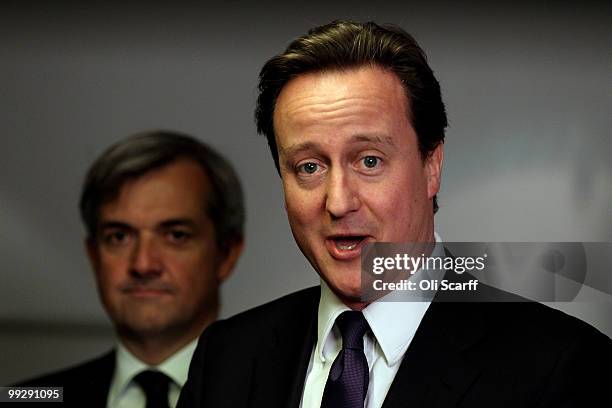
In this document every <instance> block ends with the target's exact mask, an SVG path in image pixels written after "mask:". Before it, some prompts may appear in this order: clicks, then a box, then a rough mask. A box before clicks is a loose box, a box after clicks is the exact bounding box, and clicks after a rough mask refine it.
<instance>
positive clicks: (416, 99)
mask: <svg viewBox="0 0 612 408" xmlns="http://www.w3.org/2000/svg"><path fill="white" fill-rule="evenodd" d="M370 64H375V65H378V66H380V67H382V68H385V69H388V70H390V71H392V72H393V73H395V75H397V77H398V78H399V79H400V81H401V83H402V85H403V86H404V90H405V92H406V98H407V100H408V104H407V106H408V108H409V111H408V112H407V115H408V118H409V119H410V123H411V124H412V126H413V128H414V130H415V132H416V134H417V137H418V144H419V151H420V152H421V157H422V158H423V159H425V158H426V157H428V156H429V155H430V154H431V152H432V151H433V150H434V149H435V148H436V147H437V146H438V145H439V144H440V143H444V131H445V129H446V127H447V126H448V120H447V118H446V110H445V108H444V103H443V102H442V95H441V93H440V84H439V83H438V81H437V79H436V78H435V77H434V74H433V71H432V70H431V68H430V67H429V65H428V64H427V57H426V55H425V52H423V50H422V49H421V47H420V46H419V45H418V43H417V42H416V41H415V40H414V38H412V36H411V35H410V34H408V33H407V32H405V31H404V30H402V29H401V28H399V27H396V26H393V25H384V26H380V25H378V24H376V23H373V22H367V23H357V22H353V21H344V20H337V21H333V22H331V23H329V24H326V25H323V26H320V27H315V28H313V29H311V30H310V31H308V33H307V34H306V35H305V36H302V37H300V38H298V39H296V40H294V41H293V42H292V43H291V44H289V46H288V47H287V49H286V50H285V51H284V52H282V53H281V54H278V55H276V56H274V57H272V58H271V59H269V60H268V61H267V62H266V63H265V65H264V66H263V68H262V69H261V72H260V74H259V88H258V89H259V96H258V98H257V106H256V108H255V122H256V124H257V131H258V133H259V134H262V135H264V136H265V137H266V138H267V139H268V145H269V146H270V151H271V153H272V157H273V158H274V164H275V166H276V169H277V170H278V171H280V168H279V162H278V151H277V146H276V139H275V133H274V120H273V118H274V108H275V105H276V99H277V98H278V95H279V94H280V92H281V90H282V89H283V87H284V86H285V85H286V84H287V82H289V81H290V80H291V79H293V78H295V77H297V76H299V75H301V74H305V73H310V72H319V71H326V70H344V69H350V68H355V67H359V66H362V65H370ZM437 210H438V203H437V197H434V212H436V211H437Z"/></svg>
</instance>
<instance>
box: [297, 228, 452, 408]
mask: <svg viewBox="0 0 612 408" xmlns="http://www.w3.org/2000/svg"><path fill="white" fill-rule="evenodd" d="M436 242H437V245H436V246H435V248H434V250H433V252H432V255H431V256H444V248H443V246H442V244H441V240H440V237H439V236H438V235H437V234H436ZM423 272H424V271H421V270H419V271H418V272H416V273H415V274H414V275H413V276H412V278H411V279H410V280H411V281H412V280H413V279H414V280H419V279H424V278H430V277H433V276H435V277H439V276H440V275H439V273H440V271H433V272H432V271H427V275H425V274H424V273H423ZM396 294H397V293H396V292H392V293H389V294H387V295H385V296H384V297H383V298H381V299H379V300H377V301H375V302H373V303H371V304H369V305H368V306H367V307H366V308H364V309H363V315H364V317H365V319H366V321H367V322H368V324H369V326H370V329H371V333H370V332H368V333H367V334H366V335H365V336H364V353H365V356H366V359H367V360H368V367H369V377H370V383H369V385H368V393H367V395H366V399H365V403H364V407H366V408H380V407H382V404H383V402H384V400H385V397H386V396H387V391H389V388H390V387H391V383H392V382H393V379H394V378H395V374H396V373H397V371H398V369H399V367H400V364H401V362H402V359H403V357H404V354H405V353H406V350H407V349H408V346H409V345H410V342H411V341H412V338H413V337H414V334H415V333H416V331H417V329H418V327H419V324H420V323H421V320H422V319H423V316H424V315H425V312H426V311H427V309H428V308H429V305H430V304H431V301H430V300H429V299H430V297H429V298H427V299H425V300H424V301H408V302H402V301H397V300H390V297H393V296H395V295H396ZM400 296H401V294H400ZM347 310H350V309H349V307H348V306H346V305H345V304H344V303H342V301H340V299H338V297H337V296H336V295H335V294H334V293H333V291H332V290H331V289H330V288H329V287H328V286H327V284H326V283H325V281H323V280H321V300H320V302H319V310H318V322H317V343H316V345H315V347H314V349H313V351H312V354H311V356H310V363H309V365H308V371H307V373H306V382H305V384H304V391H303V394H302V400H301V404H300V406H301V407H302V408H319V407H320V406H321V400H322V398H323V391H324V389H325V383H326V382H327V377H328V375H329V370H330V368H331V366H332V364H333V362H334V359H335V358H336V356H337V355H338V353H339V352H340V350H341V348H342V336H341V335H340V331H339V330H338V328H337V327H336V326H335V325H334V323H335V321H336V318H337V317H338V316H339V315H340V314H341V313H342V312H344V311H347Z"/></svg>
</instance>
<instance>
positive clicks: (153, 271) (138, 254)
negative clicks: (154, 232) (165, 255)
mask: <svg viewBox="0 0 612 408" xmlns="http://www.w3.org/2000/svg"><path fill="white" fill-rule="evenodd" d="M161 272H162V262H161V258H160V248H159V245H158V243H157V242H156V241H155V238H154V237H150V236H140V237H139V238H138V240H137V242H136V245H135V246H134V249H133V252H132V259H131V264H130V273H131V274H132V275H134V276H139V277H154V276H157V275H159V274H161Z"/></svg>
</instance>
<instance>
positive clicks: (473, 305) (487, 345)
mask: <svg viewBox="0 0 612 408" xmlns="http://www.w3.org/2000/svg"><path fill="white" fill-rule="evenodd" d="M479 288H481V290H480V291H479V292H480V293H481V294H483V297H484V298H486V297H487V296H493V297H496V298H497V299H498V300H499V298H500V297H504V299H505V300H508V301H513V300H520V299H518V298H516V297H514V296H513V295H510V294H507V293H505V292H501V291H497V290H496V289H493V288H490V287H485V286H483V285H479ZM319 296H320V289H319V287H315V288H310V289H306V290H303V291H300V292H297V293H294V294H291V295H288V296H286V297H283V298H281V299H278V300H276V301H274V302H271V303H268V304H265V305H263V306H260V307H257V308H255V309H252V310H250V311H247V312H244V313H242V314H239V315H237V316H235V317H233V318H230V319H227V320H222V321H218V322H217V323H214V324H213V325H211V326H210V327H209V328H208V329H207V330H206V331H205V332H204V334H203V335H202V337H201V338H200V341H199V344H198V347H197V349H196V352H195V354H194V357H193V360H192V362H191V366H190V371H189V379H188V381H187V384H186V385H185V387H184V388H183V392H182V394H181V397H180V399H179V404H178V406H179V408H187V407H208V408H215V407H227V408H230V407H231V408H238V407H240V408H242V407H267V408H275V407H278V408H287V407H299V404H300V399H301V395H302V391H303V387H304V381H305V376H306V371H307V367H308V363H309V359H310V355H311V351H312V349H313V346H314V343H315V341H316V330H317V306H318V302H319ZM438 300H440V301H438ZM442 300H445V299H442V298H438V297H437V298H436V301H434V302H432V304H431V305H430V307H429V309H428V311H427V313H426V314H425V316H424V317H423V320H422V322H421V324H420V326H419V328H418V330H417V333H416V334H415V337H414V339H413V340H412V342H411V344H410V346H409V348H408V350H407V352H406V354H405V356H404V358H403V360H402V363H401V365H400V369H399V371H398V373H397V375H396V377H395V379H394V381H393V383H392V385H391V388H390V389H389V392H388V393H387V397H386V399H385V402H384V405H383V408H392V407H409V408H418V407H487V408H490V407H506V406H507V407H513V408H517V407H588V406H595V405H594V403H593V404H590V402H591V401H597V400H598V398H599V397H600V396H603V397H605V398H606V400H607V402H605V403H603V405H601V404H602V402H599V404H598V405H599V406H604V405H606V406H607V405H608V404H609V401H610V396H609V392H608V389H607V387H609V385H608V384H607V383H608V381H609V374H605V373H606V372H607V373H609V370H610V369H611V368H612V341H611V340H610V339H609V338H608V337H606V336H604V335H603V334H601V333H600V332H598V331H597V330H595V329H594V328H593V327H591V326H589V325H588V324H586V323H583V322H582V321H580V320H578V319H575V318H573V317H570V316H568V315H566V314H564V313H562V312H559V311H557V310H554V309H551V308H548V307H546V306H544V305H541V304H538V303H534V302H493V303H485V302H462V303H456V302H448V301H442ZM446 300H449V299H446ZM450 300H452V299H450ZM399 322H401V316H398V323H399ZM604 370H605V371H604Z"/></svg>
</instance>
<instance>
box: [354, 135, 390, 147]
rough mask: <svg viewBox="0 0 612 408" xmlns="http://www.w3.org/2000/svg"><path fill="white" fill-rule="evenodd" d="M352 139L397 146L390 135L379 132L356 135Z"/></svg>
mask: <svg viewBox="0 0 612 408" xmlns="http://www.w3.org/2000/svg"><path fill="white" fill-rule="evenodd" d="M351 141H352V142H364V143H374V144H386V145H389V146H391V147H395V143H393V138H391V137H389V136H384V135H380V134H377V133H374V134H361V135H355V136H353V137H352V138H351Z"/></svg>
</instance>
